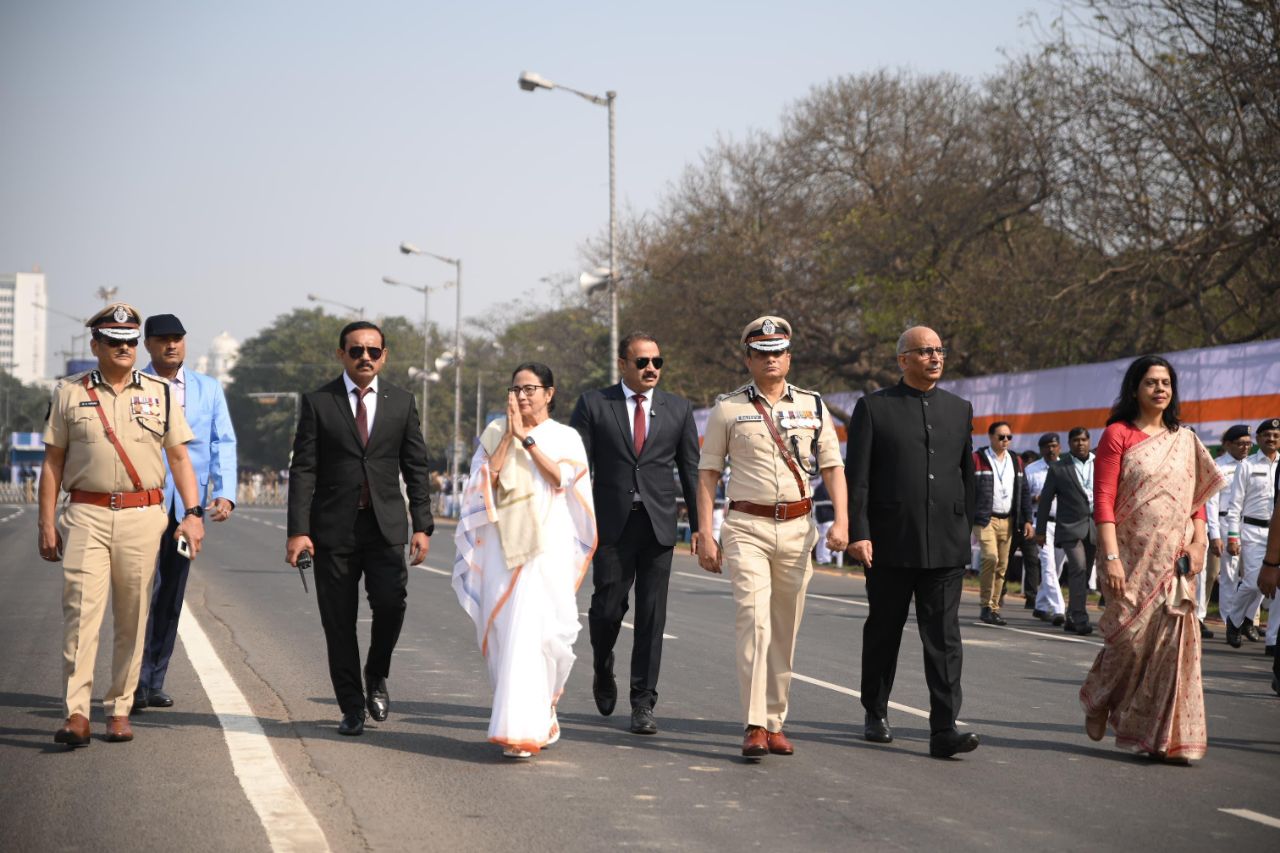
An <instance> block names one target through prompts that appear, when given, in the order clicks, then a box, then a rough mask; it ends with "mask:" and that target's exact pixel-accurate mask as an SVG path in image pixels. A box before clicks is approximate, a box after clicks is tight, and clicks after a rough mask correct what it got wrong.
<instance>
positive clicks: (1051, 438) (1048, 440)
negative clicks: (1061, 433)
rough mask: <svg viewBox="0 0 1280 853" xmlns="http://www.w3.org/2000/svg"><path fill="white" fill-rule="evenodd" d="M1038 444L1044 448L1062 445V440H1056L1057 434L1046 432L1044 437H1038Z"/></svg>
mask: <svg viewBox="0 0 1280 853" xmlns="http://www.w3.org/2000/svg"><path fill="white" fill-rule="evenodd" d="M1038 444H1039V446H1040V447H1044V446H1045V445H1046V444H1062V439H1060V438H1058V434H1057V433H1056V432H1046V433H1045V434H1044V435H1042V436H1040V441H1039V442H1038Z"/></svg>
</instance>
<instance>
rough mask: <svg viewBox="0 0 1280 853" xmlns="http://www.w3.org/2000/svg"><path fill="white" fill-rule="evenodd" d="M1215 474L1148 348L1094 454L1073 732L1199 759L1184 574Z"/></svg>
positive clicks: (1191, 612)
mask: <svg viewBox="0 0 1280 853" xmlns="http://www.w3.org/2000/svg"><path fill="white" fill-rule="evenodd" d="M1225 485H1226V483H1225V481H1224V480H1223V478H1222V476H1221V475H1220V474H1219V473H1218V468H1217V466H1216V465H1214V464H1213V459H1212V458H1211V457H1210V456H1209V452H1208V451H1207V450H1205V448H1204V445H1202V444H1201V443H1200V439H1198V438H1197V437H1196V435H1195V433H1194V432H1193V431H1192V430H1190V429H1185V428H1182V427H1181V426H1180V423H1179V413H1178V376H1177V373H1176V372H1175V371H1174V369H1173V366H1172V365H1171V364H1169V362H1167V361H1165V360H1164V359H1163V358H1160V357H1158V356H1143V357H1142V358H1139V359H1138V360H1136V361H1135V362H1133V364H1131V365H1129V369H1128V370H1127V371H1126V372H1125V376H1124V381H1123V382H1122V384H1121V388H1120V396H1119V398H1117V400H1116V403H1115V405H1114V406H1113V407H1112V409H1111V415H1110V417H1109V418H1108V419H1107V429H1106V431H1105V432H1104V433H1103V434H1102V440H1101V441H1100V442H1099V443H1098V449H1097V458H1096V461H1095V463H1094V502H1093V504H1094V521H1095V522H1096V523H1097V525H1098V540H1099V545H1100V547H1099V549H1098V555H1099V557H1100V558H1101V559H1102V564H1101V566H1100V567H1099V575H1100V576H1101V578H1102V581H1103V583H1102V585H1103V591H1104V592H1105V594H1106V601H1107V607H1106V612H1105V613H1103V616H1102V619H1101V620H1099V622H1098V628H1099V629H1100V630H1101V632H1102V634H1103V639H1104V641H1105V644H1104V645H1103V648H1102V651H1101V652H1099V653H1098V657H1097V660H1095V661H1094V663H1093V668H1092V669H1091V670H1089V674H1088V676H1087V677H1086V678H1085V682H1084V686H1083V687H1081V688H1080V701H1081V704H1083V705H1084V711H1085V731H1086V732H1088V734H1089V737H1091V738H1092V739H1094V740H1102V738H1103V737H1105V736H1106V733H1107V725H1108V724H1110V725H1111V728H1112V730H1113V731H1114V732H1115V736H1116V746H1118V747H1121V748H1122V749H1130V750H1133V751H1135V752H1145V753H1147V754H1149V755H1151V756H1153V757H1156V758H1161V759H1165V760H1167V761H1173V762H1178V763H1186V762H1188V761H1190V760H1192V759H1198V758H1201V757H1203V755H1204V752H1205V746H1206V744H1207V741H1208V735H1207V733H1206V730H1205V716H1204V692H1203V689H1202V687H1201V682H1200V630H1199V625H1198V623H1197V621H1196V597H1195V575H1196V574H1198V573H1199V572H1200V571H1202V570H1203V568H1204V561H1205V553H1206V546H1207V539H1206V534H1205V515H1204V502H1205V500H1207V499H1208V498H1209V496H1210V495H1213V494H1215V493H1216V492H1218V491H1219V490H1221V489H1222V488H1223V486H1225Z"/></svg>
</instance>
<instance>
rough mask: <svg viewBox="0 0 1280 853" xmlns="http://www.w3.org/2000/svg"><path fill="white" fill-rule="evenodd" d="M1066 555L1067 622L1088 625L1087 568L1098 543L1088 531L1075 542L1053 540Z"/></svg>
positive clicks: (1089, 567) (1094, 555) (1089, 566)
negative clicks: (1086, 534)
mask: <svg viewBox="0 0 1280 853" xmlns="http://www.w3.org/2000/svg"><path fill="white" fill-rule="evenodd" d="M1054 546H1055V547H1057V548H1061V549H1062V551H1063V553H1064V554H1065V555H1066V557H1067V624H1068V625H1088V624H1089V610H1088V608H1087V607H1086V605H1087V604H1088V603H1089V570H1090V569H1091V568H1093V560H1094V557H1096V556H1097V552H1098V543H1096V542H1094V541H1093V534H1092V533H1090V534H1089V535H1088V536H1086V537H1085V538H1084V539H1077V540H1076V541H1075V542H1061V543H1059V542H1056V541H1055V542H1054Z"/></svg>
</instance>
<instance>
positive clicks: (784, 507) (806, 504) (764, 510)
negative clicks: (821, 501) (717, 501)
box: [729, 498, 813, 521]
mask: <svg viewBox="0 0 1280 853" xmlns="http://www.w3.org/2000/svg"><path fill="white" fill-rule="evenodd" d="M729 509H734V510H737V511H738V512H745V513H746V514H747V515H758V516H760V517H761V518H772V519H773V520H774V521H790V520H791V519H793V518H803V517H804V516H806V515H808V514H809V513H811V512H813V499H812V498H804V499H803V500H798V501H783V502H782V503H776V504H757V503H752V502H751V501H729Z"/></svg>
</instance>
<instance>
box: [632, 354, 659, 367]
mask: <svg viewBox="0 0 1280 853" xmlns="http://www.w3.org/2000/svg"><path fill="white" fill-rule="evenodd" d="M650 363H652V364H653V369H654V370H661V369H662V356H660V355H655V356H654V357H653V358H649V357H648V356H641V357H640V358H637V359H636V360H635V365H636V370H644V369H645V368H646V367H648V366H649V364H650Z"/></svg>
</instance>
